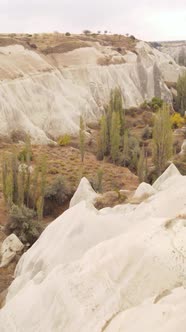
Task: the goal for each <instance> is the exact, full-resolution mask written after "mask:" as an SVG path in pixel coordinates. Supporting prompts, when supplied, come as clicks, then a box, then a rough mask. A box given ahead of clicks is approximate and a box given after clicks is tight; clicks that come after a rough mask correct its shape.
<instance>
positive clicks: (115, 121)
mask: <svg viewBox="0 0 186 332" xmlns="http://www.w3.org/2000/svg"><path fill="white" fill-rule="evenodd" d="M120 127H121V125H120V116H119V113H118V112H113V113H112V123H111V132H110V152H111V157H112V160H113V162H114V163H115V162H116V160H117V159H118V157H119V146H120Z"/></svg>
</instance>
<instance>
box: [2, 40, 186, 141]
mask: <svg viewBox="0 0 186 332" xmlns="http://www.w3.org/2000/svg"><path fill="white" fill-rule="evenodd" d="M183 70H184V69H183V68H181V67H179V66H178V65H177V64H176V63H175V61H174V60H173V59H172V58H171V57H170V56H169V55H167V54H165V53H162V52H160V51H159V50H157V49H155V48H152V47H150V46H149V45H148V44H147V43H145V42H142V41H138V40H135V39H134V38H132V37H124V36H121V35H113V36H111V35H108V36H107V35H94V36H93V35H90V36H84V35H72V36H65V35H64V34H51V35H48V34H43V35H38V34H35V35H15V34H11V35H1V36H0V116H1V118H0V120H1V121H0V136H1V138H5V137H9V138H10V137H12V136H15V134H16V135H17V136H20V139H21V138H22V136H23V134H24V133H25V132H26V133H30V135H31V137H32V140H33V142H34V143H37V144H38V143H41V144H43V143H48V142H50V140H51V139H57V138H58V137H59V136H60V135H61V134H64V133H66V132H68V133H69V134H71V135H74V134H76V133H77V131H78V127H79V118H80V115H83V117H84V119H85V120H86V122H87V124H89V123H95V122H97V121H98V119H99V118H100V115H101V113H102V111H103V106H104V104H105V103H106V102H108V99H109V95H110V91H111V89H112V88H115V87H116V86H118V87H120V89H121V92H122V96H123V100H124V107H125V108H129V107H131V106H138V105H140V104H141V103H142V102H143V101H144V100H145V99H146V100H151V99H152V97H154V96H159V97H161V98H162V99H165V100H166V101H171V99H172V95H171V93H170V90H169V89H168V87H167V85H166V83H165V82H176V81H177V78H178V75H179V73H181V72H182V71H183Z"/></svg>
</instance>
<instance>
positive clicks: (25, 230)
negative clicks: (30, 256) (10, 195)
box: [6, 204, 42, 245]
mask: <svg viewBox="0 0 186 332" xmlns="http://www.w3.org/2000/svg"><path fill="white" fill-rule="evenodd" d="M35 217H36V213H35V211H34V210H31V209H28V208H27V207H26V206H25V205H22V206H20V207H19V206H17V205H15V204H13V205H12V207H11V209H10V212H9V221H8V223H7V225H6V231H7V233H8V234H11V233H14V234H16V235H17V236H18V238H19V239H20V240H21V241H22V242H23V243H29V244H30V245H32V244H33V243H34V242H35V241H36V240H37V239H38V237H39V236H40V234H41V232H42V226H41V224H40V223H39V222H38V221H36V220H34V218H35Z"/></svg>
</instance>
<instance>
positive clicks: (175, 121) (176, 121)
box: [171, 113, 185, 128]
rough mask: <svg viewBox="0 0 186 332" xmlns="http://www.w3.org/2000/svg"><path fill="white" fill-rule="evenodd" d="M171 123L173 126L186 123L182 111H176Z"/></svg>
mask: <svg viewBox="0 0 186 332" xmlns="http://www.w3.org/2000/svg"><path fill="white" fill-rule="evenodd" d="M171 123H172V127H173V128H181V127H182V126H183V125H184V123H185V120H184V118H183V117H182V116H181V114H180V113H174V114H173V115H172V116H171Z"/></svg>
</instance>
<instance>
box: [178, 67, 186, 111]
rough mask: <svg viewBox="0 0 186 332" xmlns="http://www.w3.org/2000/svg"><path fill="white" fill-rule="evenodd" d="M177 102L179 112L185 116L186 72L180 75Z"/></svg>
mask: <svg viewBox="0 0 186 332" xmlns="http://www.w3.org/2000/svg"><path fill="white" fill-rule="evenodd" d="M176 104H177V105H176V106H177V109H178V111H179V113H180V114H181V115H183V116H184V115H185V112H186V73H184V74H183V75H182V76H179V78H178V81H177V98H176Z"/></svg>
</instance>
